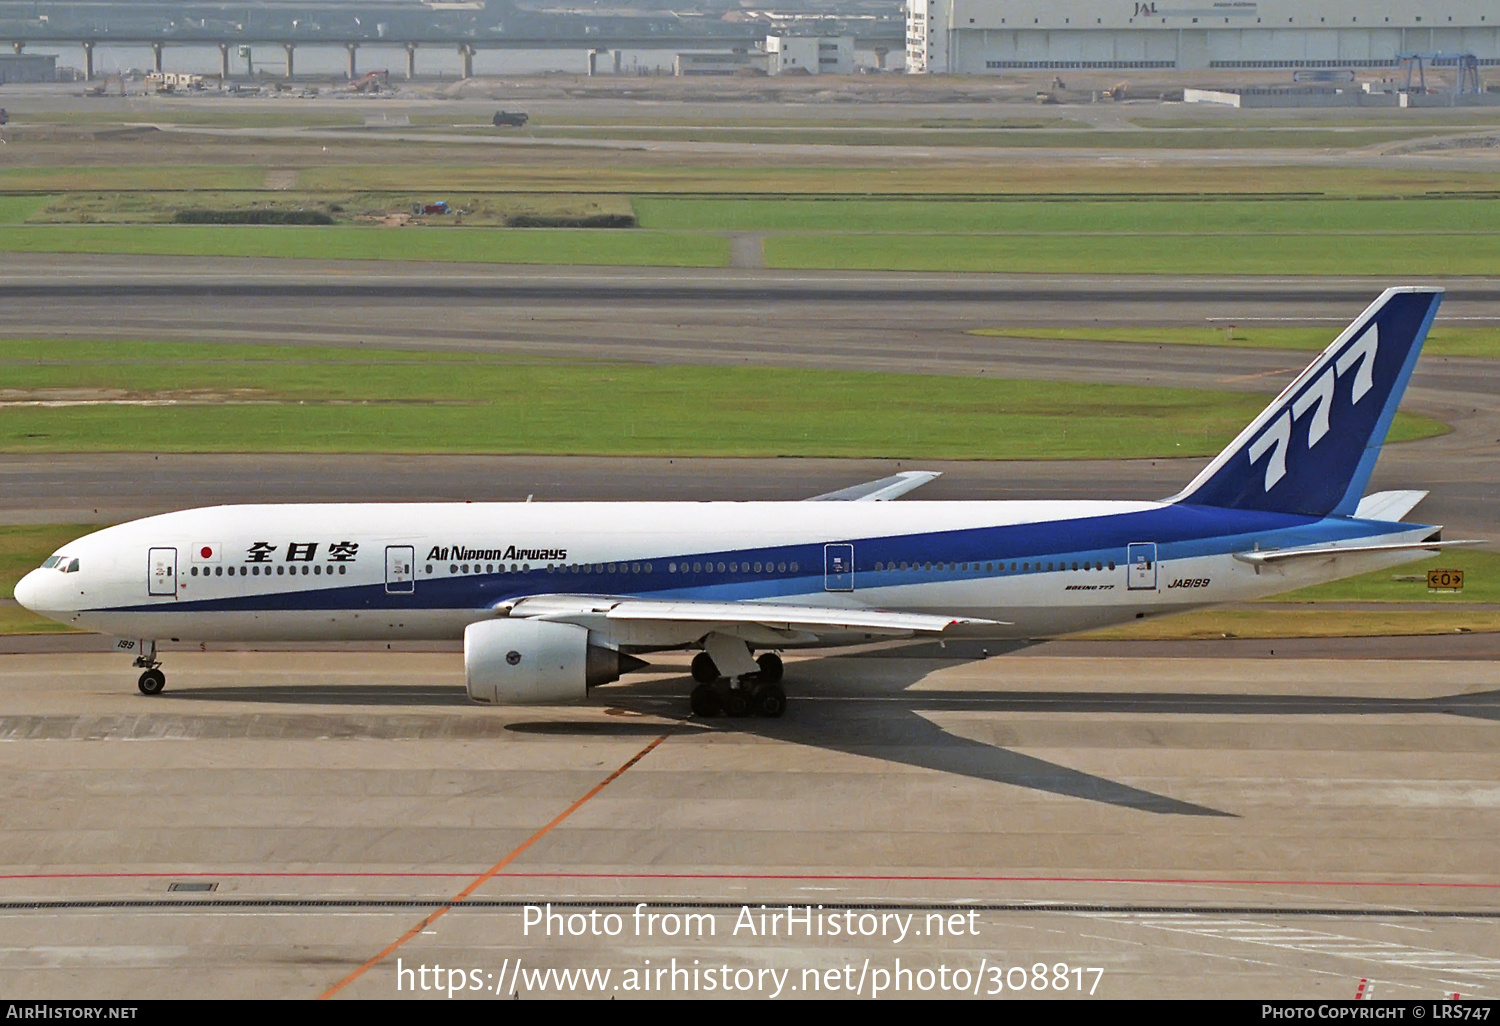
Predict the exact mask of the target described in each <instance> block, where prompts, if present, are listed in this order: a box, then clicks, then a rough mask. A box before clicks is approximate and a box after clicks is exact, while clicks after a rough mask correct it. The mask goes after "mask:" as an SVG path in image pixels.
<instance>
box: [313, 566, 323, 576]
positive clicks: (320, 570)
mask: <svg viewBox="0 0 1500 1026" xmlns="http://www.w3.org/2000/svg"><path fill="white" fill-rule="evenodd" d="M313 573H315V574H318V575H319V576H321V575H322V573H323V564H321V563H319V564H318V565H317V566H315V567H313Z"/></svg>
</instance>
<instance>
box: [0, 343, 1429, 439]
mask: <svg viewBox="0 0 1500 1026" xmlns="http://www.w3.org/2000/svg"><path fill="white" fill-rule="evenodd" d="M0 376H3V378H4V380H5V381H6V383H7V387H9V388H12V389H20V390H25V391H27V392H37V391H38V390H45V389H73V390H77V389H95V390H100V391H98V392H97V393H96V394H97V395H98V396H101V397H109V396H115V397H117V398H118V397H121V396H120V394H119V392H107V391H104V390H110V389H114V390H124V392H125V396H124V397H137V398H163V397H165V398H177V399H187V400H190V401H188V402H186V403H185V404H184V405H174V406H130V405H85V406H69V407H10V408H0V451H9V452H88V451H121V452H123V451H177V452H481V453H542V454H564V453H593V454H640V455H648V454H654V455H665V454H675V455H684V456H687V455H699V456H850V457H912V458H917V457H921V458H932V459H940V458H949V459H1054V458H1075V457H1077V458H1083V457H1117V458H1125V457H1150V456H1192V455H1210V454H1212V453H1214V452H1217V451H1218V450H1219V449H1220V448H1222V447H1223V445H1224V444H1225V443H1226V442H1228V441H1229V439H1230V438H1232V437H1233V436H1234V434H1235V433H1236V432H1238V431H1239V430H1240V428H1242V427H1243V426H1244V425H1245V424H1246V423H1248V422H1249V420H1250V419H1251V418H1252V417H1253V416H1254V415H1255V414H1256V413H1257V412H1259V410H1260V408H1261V407H1262V406H1263V405H1264V403H1265V400H1264V398H1263V397H1259V396H1253V395H1243V394H1238V393H1221V392H1208V391H1193V390H1187V389H1161V388H1138V387H1130V386H1122V385H1093V384H1072V383H1061V382H1045V381H1011V380H991V379H988V378H983V377H977V378H958V377H937V376H932V375H915V374H913V375H904V374H883V373H873V372H867V373H855V372H849V371H833V370H828V371H819V370H801V369H787V368H773V367H699V366H667V367H657V366H643V365H636V364H579V363H576V362H566V363H565V362H561V361H559V362H556V363H552V362H525V361H521V360H516V359H503V358H496V357H486V356H478V355H476V356H470V355H465V354H449V355H447V356H437V355H433V354H418V353H410V352H399V351H391V350H367V349H323V348H311V347H309V348H298V347H269V346H247V347H238V346H237V347H232V348H231V347H224V346H210V345H193V344H189V343H173V344H164V343H102V342H72V341H65V342H48V341H14V340H13V341H7V342H0ZM43 394H44V393H43ZM75 394H76V393H75ZM726 397H731V399H732V401H727V400H726ZM1445 430H1446V428H1445V427H1444V426H1443V425H1442V424H1440V423H1438V422H1437V421H1433V420H1429V419H1426V418H1420V417H1415V416H1410V415H1401V416H1399V417H1398V418H1397V421H1396V423H1395V425H1394V427H1393V430H1392V438H1393V440H1396V439H1401V438H1412V437H1425V436H1427V435H1432V434H1439V433H1442V432H1443V431H1445Z"/></svg>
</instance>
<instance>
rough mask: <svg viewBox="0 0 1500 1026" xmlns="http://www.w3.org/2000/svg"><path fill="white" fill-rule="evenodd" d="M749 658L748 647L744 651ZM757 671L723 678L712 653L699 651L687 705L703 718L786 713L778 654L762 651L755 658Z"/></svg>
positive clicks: (775, 716)
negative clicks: (693, 681)
mask: <svg viewBox="0 0 1500 1026" xmlns="http://www.w3.org/2000/svg"><path fill="white" fill-rule="evenodd" d="M745 656H746V659H747V660H748V658H749V652H748V650H747V651H746V653H745ZM755 665H756V666H758V667H759V669H758V670H756V671H754V672H751V673H745V674H741V675H739V676H736V677H724V676H721V675H720V673H719V667H718V665H717V664H716V663H715V662H714V659H713V656H711V655H709V654H708V653H707V652H699V653H698V654H697V655H696V656H694V657H693V679H694V680H696V681H697V682H698V686H697V687H695V688H694V689H693V694H692V697H691V698H690V700H689V701H690V704H691V705H692V709H693V715H694V716H701V717H704V718H707V717H710V716H718V715H719V714H720V713H724V714H727V715H729V716H731V717H736V718H738V717H743V716H750V715H752V714H753V715H756V716H764V717H766V718H767V719H776V718H777V717H779V716H780V715H781V714H782V713H784V712H786V692H785V691H783V690H782V689H781V677H782V674H783V672H784V669H785V668H784V667H783V666H782V663H781V657H780V656H778V655H776V653H774V652H764V653H762V654H761V655H760V657H759V658H757V659H756V660H755Z"/></svg>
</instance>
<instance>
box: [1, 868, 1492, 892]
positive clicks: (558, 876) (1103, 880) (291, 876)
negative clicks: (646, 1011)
mask: <svg viewBox="0 0 1500 1026" xmlns="http://www.w3.org/2000/svg"><path fill="white" fill-rule="evenodd" d="M473 876H474V874H473V873H423V872H399V871H392V872H349V873H334V872H315V871H308V872H264V871H263V872H222V873H216V872H201V871H195V872H187V873H160V872H140V873H6V874H0V880H148V879H166V878H170V879H174V880H186V879H196V878H205V877H214V878H217V879H236V880H256V879H263V880H282V879H287V880H340V879H344V880H374V879H402V880H406V879H410V880H449V879H463V880H468V879H471V878H473ZM484 879H486V880H490V879H494V880H726V881H737V882H742V881H754V880H766V881H775V880H781V881H797V880H807V881H813V882H835V883H837V882H845V883H903V882H904V883H1064V884H1146V885H1153V886H1174V887H1180V886H1185V885H1187V886H1190V885H1195V884H1196V885H1211V886H1228V887H1438V888H1473V889H1479V890H1500V883H1466V882H1461V881H1442V880H1239V879H1223V878H1216V877H1206V878H1203V879H1193V878H1191V877H1138V876H965V875H900V874H879V873H503V872H491V873H487V874H486V875H485V877H484Z"/></svg>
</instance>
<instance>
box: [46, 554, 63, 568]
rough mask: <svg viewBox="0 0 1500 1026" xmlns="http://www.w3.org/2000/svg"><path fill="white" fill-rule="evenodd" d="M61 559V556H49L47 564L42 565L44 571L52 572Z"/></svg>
mask: <svg viewBox="0 0 1500 1026" xmlns="http://www.w3.org/2000/svg"><path fill="white" fill-rule="evenodd" d="M61 558H62V557H61V556H48V557H47V562H45V563H43V564H42V569H43V570H51V569H52V568H53V567H55V566H56V565H57V561H58V560H59V559H61Z"/></svg>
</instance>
